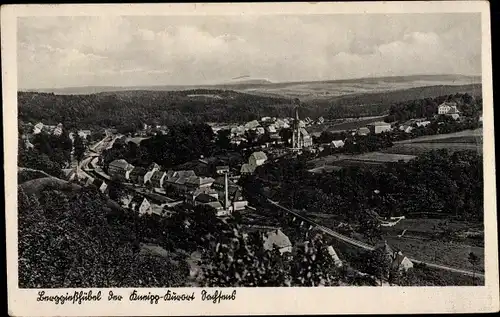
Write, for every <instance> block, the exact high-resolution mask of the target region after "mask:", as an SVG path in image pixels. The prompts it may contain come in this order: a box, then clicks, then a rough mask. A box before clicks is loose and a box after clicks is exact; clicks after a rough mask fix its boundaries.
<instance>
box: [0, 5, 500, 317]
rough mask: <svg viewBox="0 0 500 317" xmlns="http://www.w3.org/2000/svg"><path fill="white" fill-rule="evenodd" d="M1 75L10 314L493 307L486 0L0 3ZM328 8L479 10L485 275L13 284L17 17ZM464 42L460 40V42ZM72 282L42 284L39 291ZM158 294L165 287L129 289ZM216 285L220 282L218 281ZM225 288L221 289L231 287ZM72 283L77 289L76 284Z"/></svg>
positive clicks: (362, 10)
mask: <svg viewBox="0 0 500 317" xmlns="http://www.w3.org/2000/svg"><path fill="white" fill-rule="evenodd" d="M1 11H2V12H1V23H2V39H1V43H2V66H3V67H2V70H3V72H2V79H3V86H2V89H3V96H4V97H3V105H4V107H3V115H4V140H5V142H4V144H5V145H4V158H5V163H4V164H5V165H4V172H5V198H6V208H5V210H6V213H5V214H6V233H7V237H6V244H7V268H8V277H7V281H8V305H9V313H10V314H12V315H13V316H35V315H36V316H54V315H59V316H62V315H64V316H82V315H85V316H104V315H114V316H120V315H128V316H129V315H241V314H246V315H250V314H257V315H260V314H306V313H307V314H332V313H359V314H365V313H429V312H432V313H445V312H489V311H498V309H499V294H498V292H499V284H498V252H497V249H498V246H497V229H496V228H497V225H496V223H497V221H496V188H495V168H494V166H495V151H494V134H493V131H494V130H493V127H494V124H493V96H492V66H491V43H490V38H491V37H490V16H489V7H488V2H486V1H448V2H445V1H440V2H437V1H436V2H417V1H412V2H385V3H382V2H380V3H376V2H363V3H315V4H311V3H287V4H285V3H264V4H249V3H246V4H176V5H174V4H151V5H146V4H131V5H128V4H122V5H116V4H113V5H7V6H2V10H1ZM264 12H265V14H294V13H295V14H328V13H345V14H348V13H351V14H352V13H386V14H388V13H424V12H425V13H430V12H450V13H452V12H454V13H458V12H478V13H481V15H482V31H483V32H482V34H483V41H482V87H483V100H484V111H483V114H484V115H483V118H484V122H483V127H484V128H483V129H484V130H483V131H484V151H483V153H484V182H485V189H484V193H485V195H484V199H485V216H484V221H485V275H486V284H485V286H483V287H406V288H401V287H384V288H377V287H333V288H237V295H236V300H234V301H226V302H222V303H220V304H213V303H212V302H209V301H201V300H200V292H201V289H200V288H182V289H173V288H172V289H171V290H172V291H175V292H177V293H191V292H195V296H196V297H197V299H196V300H195V301H194V302H177V303H174V302H160V303H159V304H149V303H144V302H130V301H128V296H129V294H130V293H131V291H132V290H133V289H131V288H129V289H112V290H113V291H114V292H115V293H118V294H120V295H123V296H124V300H123V301H122V302H108V301H107V295H108V291H109V290H111V289H93V292H97V291H98V290H101V291H102V293H103V294H102V297H103V300H101V301H100V302H86V303H82V304H81V305H78V304H64V305H55V304H54V303H47V302H37V301H36V299H37V297H38V296H37V293H38V290H35V289H31V290H27V289H19V288H18V283H17V279H18V274H17V212H16V211H17V188H16V184H17V172H16V171H17V138H16V132H15V131H17V120H16V118H17V74H16V72H17V70H16V68H17V66H16V65H17V63H16V46H17V44H16V27H17V22H16V20H17V17H19V16H33V15H38V16H40V15H47V16H55V15H66V16H68V15H71V16H73V15H74V16H76V15H80V16H83V15H162V14H163V15H166V14H167V13H168V14H175V15H205V14H210V15H240V14H241V13H245V14H263V13H264ZM464 45H465V43H464ZM75 290H76V289H64V290H62V289H61V290H49V289H47V290H45V291H46V292H47V293H51V294H55V293H66V292H69V293H71V292H74V291H75ZM137 290H138V291H139V292H142V293H144V292H145V293H147V292H152V293H153V292H157V293H160V294H163V293H165V292H166V291H167V289H137ZM223 290H224V289H223ZM232 290H233V289H227V290H224V291H232ZM78 291H80V289H78Z"/></svg>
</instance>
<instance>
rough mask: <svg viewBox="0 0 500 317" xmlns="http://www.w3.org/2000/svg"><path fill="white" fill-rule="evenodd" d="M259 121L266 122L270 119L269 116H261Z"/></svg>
mask: <svg viewBox="0 0 500 317" xmlns="http://www.w3.org/2000/svg"><path fill="white" fill-rule="evenodd" d="M260 121H263V122H266V121H271V117H262V118H261V119H260Z"/></svg>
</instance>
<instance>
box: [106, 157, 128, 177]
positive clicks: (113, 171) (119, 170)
mask: <svg viewBox="0 0 500 317" xmlns="http://www.w3.org/2000/svg"><path fill="white" fill-rule="evenodd" d="M133 169H134V166H133V165H132V164H129V163H128V162H127V161H125V160H124V159H120V160H114V161H113V162H111V163H109V167H108V173H109V175H110V176H111V178H114V179H118V180H122V181H124V180H128V179H129V176H130V172H131V171H132V170H133Z"/></svg>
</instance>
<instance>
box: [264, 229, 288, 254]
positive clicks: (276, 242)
mask: <svg viewBox="0 0 500 317" xmlns="http://www.w3.org/2000/svg"><path fill="white" fill-rule="evenodd" d="M262 238H263V240H264V249H265V250H269V251H272V250H274V248H278V250H279V251H280V253H281V254H283V253H286V252H289V253H291V252H292V243H291V242H290V239H289V238H288V237H287V236H286V235H285V234H284V233H283V232H282V231H281V230H280V229H276V230H273V231H269V232H267V233H266V234H263V237H262Z"/></svg>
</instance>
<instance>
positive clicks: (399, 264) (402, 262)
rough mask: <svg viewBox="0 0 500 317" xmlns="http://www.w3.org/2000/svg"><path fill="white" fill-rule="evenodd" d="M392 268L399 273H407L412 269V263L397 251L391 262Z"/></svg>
mask: <svg viewBox="0 0 500 317" xmlns="http://www.w3.org/2000/svg"><path fill="white" fill-rule="evenodd" d="M392 266H393V268H395V269H397V270H399V271H408V270H409V269H412V268H413V262H412V261H410V259H408V258H407V257H406V256H404V255H403V253H402V252H401V251H398V252H397V253H396V255H395V259H394V261H393V262H392Z"/></svg>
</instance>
